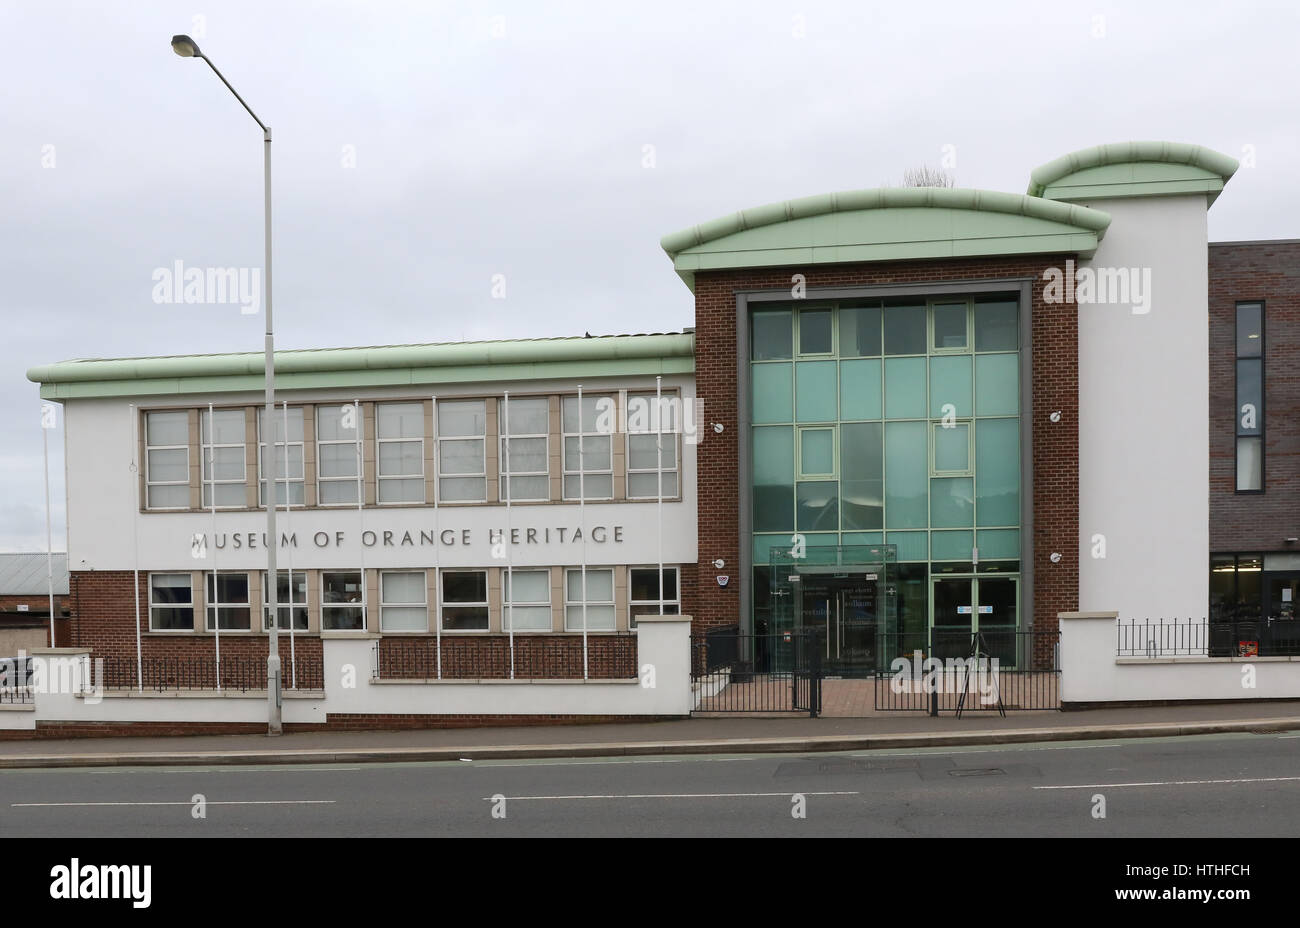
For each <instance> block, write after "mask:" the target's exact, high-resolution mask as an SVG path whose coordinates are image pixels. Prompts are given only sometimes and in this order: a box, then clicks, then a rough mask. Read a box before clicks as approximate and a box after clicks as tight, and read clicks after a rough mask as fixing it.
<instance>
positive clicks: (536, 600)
mask: <svg viewBox="0 0 1300 928" xmlns="http://www.w3.org/2000/svg"><path fill="white" fill-rule="evenodd" d="M501 573H502V582H503V588H504V592H505V597H504V605H503V607H502V611H501V627H502V629H504V630H505V631H511V630H513V631H517V632H538V631H544V632H548V631H550V630H551V572H550V571H549V570H509V571H502V572H501Z"/></svg>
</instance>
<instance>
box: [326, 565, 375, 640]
mask: <svg viewBox="0 0 1300 928" xmlns="http://www.w3.org/2000/svg"><path fill="white" fill-rule="evenodd" d="M320 593H321V595H320V627H321V630H322V631H327V632H341V631H365V628H366V591H365V587H364V586H363V580H362V576H361V571H359V570H331V571H325V572H323V573H322V574H321V580H320Z"/></svg>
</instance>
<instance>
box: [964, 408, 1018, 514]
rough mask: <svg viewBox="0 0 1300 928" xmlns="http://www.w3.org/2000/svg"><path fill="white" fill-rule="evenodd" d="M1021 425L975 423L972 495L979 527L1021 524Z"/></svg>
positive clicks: (1012, 422) (1011, 422)
mask: <svg viewBox="0 0 1300 928" xmlns="http://www.w3.org/2000/svg"><path fill="white" fill-rule="evenodd" d="M1019 438H1020V422H1019V420H1016V419H980V420H978V421H977V422H976V423H975V491H976V497H975V499H976V509H978V523H977V524H979V525H1019V524H1020V441H1019Z"/></svg>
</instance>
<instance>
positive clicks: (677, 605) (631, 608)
mask: <svg viewBox="0 0 1300 928" xmlns="http://www.w3.org/2000/svg"><path fill="white" fill-rule="evenodd" d="M634 570H648V571H651V572H652V573H657V572H658V570H659V565H658V564H639V565H636V566H633V567H629V568H628V569H627V624H628V628H636V607H637V606H652V607H654V608H655V609H658V610H660V611H659V612H657V613H647V615H681V613H682V572H681V569H680V568H679V567H678V566H677V565H676V564H665V565H664V576H665V577H667V576H668V574H669V572H670V571H671V572H672V574H673V577H674V582H673V588H674V589H675V590H676V591H677V596H676V597H674V598H672V599H669V598H667V597H665V598H664V599H662V600H660V599H633V598H632V571H634ZM658 579H659V578H658V577H656V578H655V581H656V583H657V582H658ZM667 590H668V584H667V583H665V584H664V591H665V592H667ZM655 592H656V593H657V592H658V587H656V588H655ZM665 606H672V607H674V608H673V611H672V612H664V611H663V608H664V607H665Z"/></svg>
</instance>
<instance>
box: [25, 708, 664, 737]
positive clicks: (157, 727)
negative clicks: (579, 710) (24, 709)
mask: <svg viewBox="0 0 1300 928" xmlns="http://www.w3.org/2000/svg"><path fill="white" fill-rule="evenodd" d="M681 718H688V716H680V715H361V714H355V715H354V714H347V713H344V714H339V713H331V714H330V715H328V716H326V720H325V722H324V723H321V724H315V723H310V722H285V723H284V731H285V733H287V734H300V733H308V732H338V731H416V730H428V729H442V728H487V727H492V728H498V727H503V726H511V725H519V726H522V725H602V724H609V723H616V722H661V721H668V720H672V719H681ZM264 734H266V723H265V722H38V723H37V725H36V728H35V729H34V730H28V731H0V741H35V740H41V739H44V738H111V737H141V738H145V737H169V736H184V735H264Z"/></svg>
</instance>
